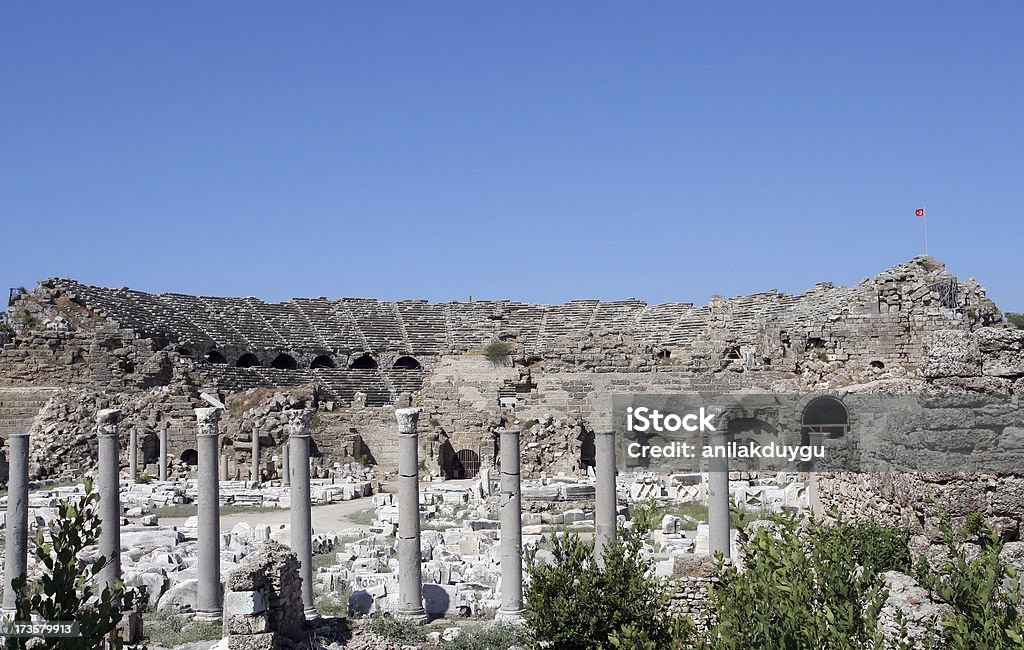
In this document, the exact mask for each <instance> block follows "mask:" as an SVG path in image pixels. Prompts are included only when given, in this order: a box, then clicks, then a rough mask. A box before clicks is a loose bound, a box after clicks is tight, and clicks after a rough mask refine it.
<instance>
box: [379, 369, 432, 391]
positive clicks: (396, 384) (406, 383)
mask: <svg viewBox="0 0 1024 650" xmlns="http://www.w3.org/2000/svg"><path fill="white" fill-rule="evenodd" d="M384 374H385V376H386V377H387V382H388V384H389V385H390V386H391V388H392V389H394V391H395V392H396V393H399V394H401V393H415V392H416V391H418V390H419V389H420V388H421V387H422V386H423V371H422V370H398V369H391V370H388V371H386V372H385V373H384Z"/></svg>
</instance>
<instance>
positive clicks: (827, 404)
mask: <svg viewBox="0 0 1024 650" xmlns="http://www.w3.org/2000/svg"><path fill="white" fill-rule="evenodd" d="M800 425H801V433H802V434H803V435H805V436H806V435H807V434H809V433H823V434H825V435H826V436H828V437H829V438H841V437H843V436H845V435H846V432H847V431H849V429H850V414H849V413H848V412H847V411H846V405H845V404H843V403H842V402H841V401H839V400H838V399H836V398H835V397H829V396H827V395H825V396H822V397H815V398H814V399H812V400H811V401H810V402H809V403H808V404H807V406H805V407H804V413H803V416H802V417H801V418H800Z"/></svg>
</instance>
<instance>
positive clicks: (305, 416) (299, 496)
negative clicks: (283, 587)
mask: <svg viewBox="0 0 1024 650" xmlns="http://www.w3.org/2000/svg"><path fill="white" fill-rule="evenodd" d="M285 413H286V414H287V415H288V454H289V455H290V456H291V457H292V460H293V461H295V465H294V467H293V468H292V471H293V472H294V475H293V476H292V483H291V508H290V509H291V515H292V522H291V523H292V552H293V553H295V555H296V556H297V557H298V558H299V576H300V577H301V578H302V609H303V611H304V613H305V615H306V618H307V619H311V618H317V617H318V616H319V614H318V613H317V611H316V607H314V606H313V517H312V513H311V512H310V499H309V420H310V418H311V417H313V411H312V409H304V410H301V411H299V410H292V411H285Z"/></svg>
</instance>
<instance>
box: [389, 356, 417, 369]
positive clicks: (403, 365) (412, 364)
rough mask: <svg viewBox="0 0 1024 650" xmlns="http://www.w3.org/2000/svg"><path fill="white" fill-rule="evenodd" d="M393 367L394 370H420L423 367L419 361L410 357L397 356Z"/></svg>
mask: <svg viewBox="0 0 1024 650" xmlns="http://www.w3.org/2000/svg"><path fill="white" fill-rule="evenodd" d="M393 367H394V369H395V370H420V369H422V368H423V366H421V365H420V362H419V361H417V360H416V359H413V358H412V357H399V358H398V361H395V365H394V366H393Z"/></svg>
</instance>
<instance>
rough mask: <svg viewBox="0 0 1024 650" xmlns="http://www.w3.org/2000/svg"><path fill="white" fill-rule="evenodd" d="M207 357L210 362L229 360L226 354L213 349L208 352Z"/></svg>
mask: <svg viewBox="0 0 1024 650" xmlns="http://www.w3.org/2000/svg"><path fill="white" fill-rule="evenodd" d="M205 358H206V360H207V361H209V362H210V363H217V364H222V363H227V362H228V360H227V359H225V358H224V355H223V354H221V353H220V352H217V351H216V350H211V351H209V352H207V353H206V357H205Z"/></svg>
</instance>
